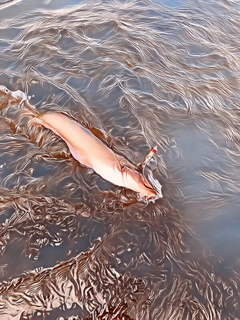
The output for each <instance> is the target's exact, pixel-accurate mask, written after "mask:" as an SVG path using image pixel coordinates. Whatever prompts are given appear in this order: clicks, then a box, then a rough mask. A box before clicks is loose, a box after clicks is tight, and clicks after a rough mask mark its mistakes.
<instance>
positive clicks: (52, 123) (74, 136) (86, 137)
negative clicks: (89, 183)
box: [30, 112, 161, 200]
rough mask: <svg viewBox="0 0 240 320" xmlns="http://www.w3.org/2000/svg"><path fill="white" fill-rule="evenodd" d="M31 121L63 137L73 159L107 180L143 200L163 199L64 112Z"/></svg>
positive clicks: (89, 132)
mask: <svg viewBox="0 0 240 320" xmlns="http://www.w3.org/2000/svg"><path fill="white" fill-rule="evenodd" d="M30 121H31V122H32V123H35V124H38V125H42V126H44V127H45V128H46V129H49V130H51V131H52V132H53V133H55V134H56V135H57V136H59V137H61V138H62V139H63V140H64V141H65V143H66V144H67V146H68V148H69V150H70V152H71V154H72V156H73V157H74V158H75V159H76V160H77V161H78V162H79V163H80V164H82V165H85V166H87V167H89V168H92V169H93V170H94V171H95V172H96V173H97V174H98V175H99V176H101V177H102V178H103V179H104V180H106V181H109V182H111V183H112V184H114V185H116V186H119V187H124V188H127V189H130V190H132V191H135V192H137V193H138V196H140V198H141V199H145V200H151V199H155V198H159V197H161V195H160V194H159V192H157V191H156V190H155V189H154V188H153V186H152V184H150V183H149V182H148V181H147V179H146V178H145V177H144V176H143V174H142V173H141V171H139V170H138V169H137V168H134V167H133V166H128V165H124V166H121V164H120V161H119V159H118V157H117V155H116V154H115V153H114V152H113V150H112V149H110V148H109V147H108V146H107V145H106V144H104V143H103V142H102V141H101V140H100V139H98V138H97V137H96V136H95V135H94V134H93V133H92V132H91V131H90V130H89V129H87V128H85V127H84V126H82V125H81V124H80V123H78V122H77V121H76V120H74V119H72V118H71V117H70V116H68V115H66V114H63V113H61V112H46V113H43V114H40V115H39V116H38V117H34V118H33V119H32V120H30ZM153 152H154V151H153Z"/></svg>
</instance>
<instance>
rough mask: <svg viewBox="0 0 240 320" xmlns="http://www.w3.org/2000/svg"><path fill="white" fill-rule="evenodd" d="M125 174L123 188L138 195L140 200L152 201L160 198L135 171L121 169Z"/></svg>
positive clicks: (149, 184)
mask: <svg viewBox="0 0 240 320" xmlns="http://www.w3.org/2000/svg"><path fill="white" fill-rule="evenodd" d="M123 171H124V174H125V179H124V180H125V187H126V188H128V189H131V190H133V191H135V192H137V193H138V194H139V198H140V199H147V200H153V199H156V198H161V197H162V194H161V196H159V194H158V191H156V190H155V189H154V188H153V186H152V184H151V183H150V182H149V181H148V180H147V179H146V178H145V177H144V176H143V175H142V174H141V173H140V172H139V171H137V170H132V169H130V168H124V169H123Z"/></svg>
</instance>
